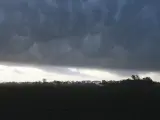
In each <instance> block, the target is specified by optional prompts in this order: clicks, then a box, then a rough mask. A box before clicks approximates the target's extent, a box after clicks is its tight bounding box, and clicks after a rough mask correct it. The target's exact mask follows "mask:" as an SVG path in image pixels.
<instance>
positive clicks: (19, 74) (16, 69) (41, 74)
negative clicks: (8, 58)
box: [0, 64, 160, 82]
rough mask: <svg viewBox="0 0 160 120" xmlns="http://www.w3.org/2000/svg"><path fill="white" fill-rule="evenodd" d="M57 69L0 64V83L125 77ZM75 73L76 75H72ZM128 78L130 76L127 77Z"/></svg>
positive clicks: (98, 71) (89, 70)
mask: <svg viewBox="0 0 160 120" xmlns="http://www.w3.org/2000/svg"><path fill="white" fill-rule="evenodd" d="M54 69H57V67H54V66H53V67H51V68H50V71H46V70H45V69H44V68H43V66H41V67H38V66H37V67H36V66H34V67H33V66H29V65H25V66H24V65H23V66H22V65H18V64H17V65H15V64H14V65H11V64H1V65H0V82H11V81H14V82H24V81H28V82H34V81H42V79H43V78H45V79H47V81H48V82H50V81H54V80H59V81H61V80H62V81H82V80H91V81H92V80H103V79H104V80H121V79H125V78H126V75H125V76H123V75H118V74H116V73H113V72H112V71H110V70H101V69H96V68H94V69H93V68H76V67H68V68H66V67H61V69H65V70H67V69H68V70H69V71H70V72H71V73H73V74H67V72H66V73H63V72H62V73H61V72H60V71H59V72H54ZM74 73H77V74H74ZM139 75H140V77H151V78H152V79H153V80H158V79H159V78H160V77H159V75H160V74H159V73H158V72H148V73H140V74H139ZM128 77H130V76H128Z"/></svg>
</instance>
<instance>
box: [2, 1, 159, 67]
mask: <svg viewBox="0 0 160 120" xmlns="http://www.w3.org/2000/svg"><path fill="white" fill-rule="evenodd" d="M159 4H160V1H158V0H14V2H13V1H11V0H0V60H1V61H14V62H31V63H41V64H52V65H57V64H58V65H79V66H94V67H111V68H123V69H125V68H126V69H143V70H159V69H160V63H159V61H160V55H159V51H160V47H159V45H160V8H159Z"/></svg>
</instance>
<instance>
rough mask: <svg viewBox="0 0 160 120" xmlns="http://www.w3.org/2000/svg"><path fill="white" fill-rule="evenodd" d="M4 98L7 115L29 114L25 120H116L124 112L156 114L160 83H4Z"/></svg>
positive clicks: (135, 78) (137, 80) (159, 105)
mask: <svg viewBox="0 0 160 120" xmlns="http://www.w3.org/2000/svg"><path fill="white" fill-rule="evenodd" d="M0 97H1V98H0V108H1V110H2V111H3V113H4V112H5V113H7V114H8V113H9V114H11V113H12V114H13V115H14V116H15V115H18V116H19V115H23V114H25V115H23V117H24V118H23V117H22V118H23V119H33V117H32V116H36V118H34V119H48V117H51V116H53V117H54V118H56V119H62V118H64V119H66V118H67V119H68V117H69V119H76V118H78V119H79V118H81V119H101V118H102V117H103V116H104V117H105V118H108V117H109V116H112V114H113V116H112V119H114V118H116V117H118V118H121V117H122V116H123V115H124V113H123V114H122V113H121V112H122V111H123V110H124V111H126V112H127V113H126V112H125V114H127V115H130V113H133V112H134V114H137V113H138V114H139V115H142V114H141V112H144V111H147V112H153V110H155V109H156V108H160V103H159V100H160V84H159V83H157V82H153V81H152V79H151V78H143V79H140V78H139V77H138V76H132V79H126V80H122V81H119V82H114V81H110V82H106V81H104V80H103V81H102V82H100V83H98V84H97V83H93V82H92V83H87V82H86V83H85V82H72V83H71V82H59V81H54V82H52V83H47V82H45V80H44V81H43V82H35V83H2V84H1V85H0ZM115 111H117V112H115ZM132 111H133V112H132ZM74 112H76V113H74ZM63 114H65V115H67V116H65V115H63ZM114 114H121V115H122V116H121V117H120V116H118V115H114ZM50 115H51V116H50ZM78 115H79V116H78ZM146 115H147V114H146ZM146 115H145V116H146ZM29 116H31V117H29ZM6 117H11V116H6ZM124 117H126V116H125V115H124ZM134 117H135V116H134ZM116 119H117V118H116Z"/></svg>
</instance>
